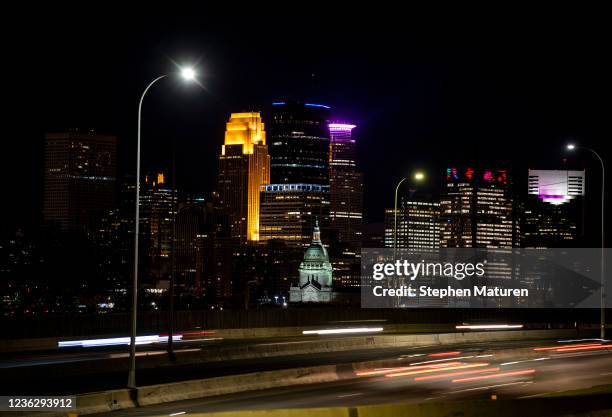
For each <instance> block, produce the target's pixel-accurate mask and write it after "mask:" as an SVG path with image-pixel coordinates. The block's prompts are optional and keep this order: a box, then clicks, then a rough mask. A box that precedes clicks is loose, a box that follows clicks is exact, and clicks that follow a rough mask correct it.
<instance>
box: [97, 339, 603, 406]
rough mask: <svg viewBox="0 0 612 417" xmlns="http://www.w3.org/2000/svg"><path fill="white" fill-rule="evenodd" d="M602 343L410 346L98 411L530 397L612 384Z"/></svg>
mask: <svg viewBox="0 0 612 417" xmlns="http://www.w3.org/2000/svg"><path fill="white" fill-rule="evenodd" d="M596 343H597V342H593V341H584V342H565V343H559V342H552V343H551V342H550V341H542V342H529V343H525V342H523V343H514V344H513V346H514V347H513V348H511V349H515V350H516V352H517V355H516V357H513V355H512V353H511V352H510V354H509V352H508V348H509V345H508V344H504V343H495V344H489V346H488V349H493V351H490V350H489V353H488V354H487V355H479V353H480V352H482V350H481V349H482V346H478V347H477V348H474V346H471V347H468V346H445V347H444V348H443V349H442V348H440V347H435V348H433V347H432V348H424V349H406V348H404V349H403V353H402V351H401V350H397V351H395V352H394V354H395V355H397V354H400V355H399V356H397V359H398V360H399V362H398V366H397V367H393V368H385V369H370V370H364V371H362V372H361V374H360V375H355V377H354V378H352V379H348V380H342V381H337V382H332V383H323V384H310V385H301V386H292V387H286V388H276V389H267V390H261V391H251V392H245V393H239V394H231V395H223V396H217V397H211V398H205V399H196V400H187V401H179V402H175V403H167V404H161V405H155V406H149V407H143V408H136V409H129V410H122V411H115V412H111V413H105V414H98V415H97V417H124V416H125V417H127V416H131V417H136V416H149V415H172V414H174V415H179V414H177V413H186V415H189V414H190V413H195V412H212V411H231V410H254V409H264V410H270V409H277V408H305V407H334V406H355V405H365V404H383V403H402V402H424V401H449V400H457V399H478V398H491V396H492V395H495V396H496V398H498V399H508V398H524V397H530V396H535V395H539V394H544V393H553V392H558V391H566V390H574V389H584V388H589V387H592V386H597V385H604V384H612V346H610V347H607V348H602V349H601V348H590V347H589V346H588V345H593V346H595V344H596ZM570 345H572V346H570ZM574 345H586V346H583V347H580V346H578V347H575V346H574ZM559 346H565V347H562V348H559ZM525 347H530V348H531V349H535V348H541V347H555V349H554V350H553V351H550V350H549V351H544V350H543V351H541V352H542V356H541V357H539V356H536V357H531V358H530V359H521V357H524V352H525ZM497 349H504V354H503V357H497V356H500V355H497V353H496V352H497ZM557 349H561V350H560V351H557ZM499 352H501V350H500V351H499ZM537 352H540V351H537ZM390 353H391V352H385V353H379V354H378V358H377V359H384V358H389V357H391V356H389V354H390ZM345 354H346V353H338V354H337V356H338V357H339V358H340V357H343V356H344V355H345ZM490 355H491V356H490ZM349 356H350V355H349ZM545 357H546V359H543V358H545ZM432 361H436V362H432Z"/></svg>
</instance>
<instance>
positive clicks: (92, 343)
mask: <svg viewBox="0 0 612 417" xmlns="http://www.w3.org/2000/svg"><path fill="white" fill-rule="evenodd" d="M182 339H183V335H182V334H179V335H174V336H172V340H173V341H177V342H179V341H181V340H182ZM130 342H131V340H130V337H129V336H128V337H108V338H103V339H84V340H66V341H60V342H57V347H60V348H64V347H84V348H88V347H102V346H121V345H126V346H129V345H130V344H131V343H130ZM166 342H168V336H160V335H158V334H156V335H150V336H136V344H137V345H151V344H153V343H166Z"/></svg>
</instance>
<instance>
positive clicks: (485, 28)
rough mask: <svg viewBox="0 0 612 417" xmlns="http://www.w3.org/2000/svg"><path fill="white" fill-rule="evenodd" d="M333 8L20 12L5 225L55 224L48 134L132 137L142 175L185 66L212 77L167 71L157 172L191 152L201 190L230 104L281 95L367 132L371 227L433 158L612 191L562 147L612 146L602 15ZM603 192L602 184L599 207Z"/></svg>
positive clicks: (126, 156)
mask: <svg viewBox="0 0 612 417" xmlns="http://www.w3.org/2000/svg"><path fill="white" fill-rule="evenodd" d="M176 6H178V5H176ZM228 7H229V5H228ZM316 7H318V6H316V5H315V4H312V5H311V7H310V8H311V9H313V10H312V11H313V12H315V13H313V14H312V15H308V16H306V15H302V14H297V13H289V12H288V14H286V15H281V14H278V13H277V14H268V13H266V12H265V11H263V10H262V11H259V12H256V11H253V12H251V11H250V10H249V8H240V7H237V6H236V11H235V13H238V15H239V16H238V17H232V18H231V19H230V18H228V16H230V15H233V14H234V11H233V10H228V11H225V12H224V13H217V12H216V11H215V13H211V12H208V11H205V10H203V9H188V8H184V9H182V8H181V9H180V12H181V14H173V10H172V7H171V6H170V5H166V6H165V7H164V12H163V13H159V14H155V15H151V14H143V15H141V16H140V17H135V16H136V15H135V14H133V13H129V14H128V13H127V12H126V11H124V10H123V9H116V10H111V9H108V10H96V11H94V10H80V11H74V10H73V11H72V12H68V11H65V12H64V11H61V10H57V9H53V10H46V11H45V10H41V11H40V14H38V15H37V16H32V15H31V14H30V13H27V14H26V13H25V12H24V13H21V14H19V13H16V14H15V15H14V16H12V18H9V19H8V20H9V21H10V23H8V26H6V27H5V28H4V29H3V40H4V42H3V43H4V44H5V48H4V51H3V55H4V57H5V59H4V60H3V61H4V65H3V72H4V77H3V78H4V80H3V81H4V90H5V94H3V96H4V100H3V101H4V104H5V110H4V111H3V113H4V116H5V117H6V118H3V119H4V123H3V124H4V128H5V129H4V132H3V133H4V138H3V142H4V145H6V144H8V148H5V147H3V151H2V158H3V161H2V162H3V166H4V169H3V171H4V175H3V178H4V185H5V188H4V193H3V195H4V196H6V197H7V198H6V199H5V198H3V212H5V215H4V216H3V220H2V224H3V229H4V230H6V229H8V230H10V229H11V228H14V227H15V226H16V225H19V226H21V225H24V226H26V227H29V226H32V225H35V224H37V222H39V220H40V211H41V193H42V189H41V187H42V144H43V138H44V133H45V132H47V131H53V130H60V129H64V128H67V127H93V128H96V129H97V130H99V131H101V132H105V133H112V134H116V135H117V136H119V138H120V143H121V145H120V172H121V174H122V175H123V174H125V173H130V172H133V170H134V168H133V165H134V162H133V159H134V148H135V137H136V122H137V119H136V116H137V112H136V111H137V104H138V99H139V95H140V93H141V91H142V89H143V88H144V87H145V85H146V83H147V81H148V80H150V79H152V78H154V77H156V76H157V75H159V74H162V73H166V72H169V71H173V70H174V69H175V66H174V63H173V62H176V63H189V64H195V65H196V67H197V69H198V71H199V73H200V75H201V76H200V80H201V82H202V84H203V86H204V88H199V87H195V86H189V85H184V84H183V83H182V82H180V81H178V80H165V81H163V82H162V83H160V84H159V85H157V86H156V87H155V88H154V89H153V90H152V91H151V93H150V95H149V96H148V97H147V99H146V102H145V111H144V121H143V123H144V131H143V154H144V169H145V170H146V169H147V168H151V169H152V168H154V167H157V166H163V165H164V164H165V163H167V162H168V161H169V159H168V155H169V154H170V153H171V150H172V148H173V146H174V147H176V149H177V163H178V165H179V168H178V175H177V180H178V183H179V186H180V187H181V188H183V189H186V190H191V191H201V192H203V193H209V192H210V191H212V190H213V187H214V183H215V181H216V172H217V157H218V154H219V152H220V145H221V143H222V140H223V131H224V126H225V122H226V120H227V118H228V117H229V113H230V112H235V111H245V110H263V109H265V107H266V106H267V105H268V104H269V103H270V102H271V101H273V100H276V99H300V100H304V101H310V102H319V103H324V104H328V105H330V106H332V108H333V114H334V116H335V117H334V118H335V119H336V120H339V121H347V122H353V123H355V124H357V125H358V128H357V129H356V130H355V134H356V136H357V140H358V146H359V158H360V161H359V163H360V167H361V169H362V170H363V171H364V173H365V199H366V200H365V216H366V221H368V222H378V221H381V220H382V214H383V208H384V207H385V206H390V205H391V203H392V189H393V186H394V184H393V183H394V182H395V181H396V180H397V179H399V178H401V176H402V175H403V174H404V173H408V172H410V171H412V170H413V169H415V168H423V169H426V170H429V172H431V173H432V174H441V173H442V171H443V169H444V167H445V166H446V165H447V164H458V165H465V164H475V165H489V166H500V167H503V166H505V167H509V168H512V169H514V170H515V172H517V173H519V174H523V175H524V173H525V170H526V168H528V167H532V168H561V167H563V166H569V167H573V168H583V167H586V168H587V169H588V171H587V175H590V174H591V173H592V174H594V175H593V176H592V177H590V181H589V182H588V183H587V192H588V191H590V190H595V189H597V188H596V187H599V182H598V180H596V179H594V177H595V176H596V175H597V176H598V175H599V170H598V168H597V165H595V164H594V162H593V160H592V159H590V158H589V157H588V156H583V157H579V156H577V157H572V159H571V161H569V162H568V164H567V165H564V164H563V162H562V158H563V156H564V154H563V152H562V147H563V144H564V143H565V142H566V138H568V137H575V138H579V141H580V142H581V143H583V144H585V145H588V146H591V147H594V148H597V149H598V150H600V151H601V153H602V154H603V156H604V157H610V156H612V153H610V152H609V151H608V150H606V149H605V147H606V145H607V143H609V140H610V138H611V137H612V135H611V133H612V129H611V127H610V122H609V121H610V114H611V110H612V109H611V107H612V106H611V105H610V102H611V101H610V97H611V94H610V93H611V92H612V91H611V90H612V89H611V82H610V74H612V68H611V65H610V63H609V55H610V39H612V36H611V33H610V32H611V29H610V25H609V23H608V22H607V21H606V19H605V17H606V14H605V13H603V12H602V11H597V10H590V11H588V12H587V11H579V10H573V9H572V10H569V9H568V10H563V11H558V10H541V11H537V12H536V11H535V10H529V13H527V12H521V13H519V12H516V13H510V12H509V11H507V10H506V11H503V13H502V12H501V11H495V12H493V11H491V10H479V11H478V12H481V13H484V14H485V15H486V14H489V17H488V18H486V19H485V18H480V17H477V14H476V12H477V11H467V10H464V11H462V12H461V13H459V12H457V13H455V12H453V11H448V13H442V12H443V11H442V10H436V11H428V12H422V11H412V12H411V11H409V10H407V11H403V12H401V13H400V12H394V11H392V10H387V11H372V12H369V13H366V14H361V15H354V16H353V15H351V14H348V13H347V12H346V10H337V11H332V10H326V9H321V10H320V12H317V10H316ZM143 8H145V7H143ZM176 8H177V9H178V7H176ZM252 8H253V9H254V10H258V9H259V8H258V7H257V6H252ZM238 10H239V11H238ZM478 15H480V14H478ZM322 16H325V17H324V18H322ZM7 17H8V16H7ZM264 122H265V120H264ZM595 174H596V175H595ZM520 186H524V187H526V185H525V184H524V183H520ZM6 187H8V188H6ZM589 187H590V188H589ZM593 198H595V200H593ZM596 198H597V195H596V194H595V193H593V192H591V193H590V200H589V205H590V206H591V207H595V208H596V207H597V204H598V203H597V199H596ZM591 200H592V201H591Z"/></svg>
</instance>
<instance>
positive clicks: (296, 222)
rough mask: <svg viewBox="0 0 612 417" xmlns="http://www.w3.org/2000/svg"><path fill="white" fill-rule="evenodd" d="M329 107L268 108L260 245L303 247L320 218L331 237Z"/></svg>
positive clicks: (291, 104) (284, 104)
mask: <svg viewBox="0 0 612 417" xmlns="http://www.w3.org/2000/svg"><path fill="white" fill-rule="evenodd" d="M328 119H329V107H328V106H325V105H322V104H313V103H300V102H276V103H272V110H271V112H270V115H269V116H268V118H267V123H268V128H269V141H268V142H269V146H270V157H271V162H270V167H271V173H270V179H271V180H270V184H268V185H265V186H263V187H261V193H262V197H261V198H262V200H261V219H260V238H261V240H271V239H278V240H281V241H284V242H285V243H286V244H287V245H288V246H293V247H295V246H302V247H303V246H307V245H308V244H310V240H311V237H312V228H313V225H314V224H315V218H318V220H319V224H320V225H321V230H322V233H323V235H324V238H325V237H326V236H327V234H328V233H329V194H330V193H329V159H330V157H329V128H328Z"/></svg>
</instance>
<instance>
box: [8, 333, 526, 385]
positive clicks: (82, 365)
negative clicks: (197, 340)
mask: <svg viewBox="0 0 612 417" xmlns="http://www.w3.org/2000/svg"><path fill="white" fill-rule="evenodd" d="M297 339H299V340H303V339H302V338H297ZM313 339H317V337H314V338H313ZM318 339H319V340H325V341H329V342H331V341H333V340H336V339H337V337H328V336H323V337H318ZM295 340H296V338H293V339H287V338H285V339H280V340H279V339H270V340H263V339H258V340H257V341H253V340H249V341H242V342H240V343H244V344H246V345H249V346H254V345H257V344H264V345H269V344H279V345H283V344H292V343H295ZM232 343H234V342H233V341H232ZM531 344H533V342H496V343H472V344H470V345H469V346H451V347H448V348H452V349H458V348H461V349H464V350H469V351H474V352H478V351H481V350H485V349H488V348H489V347H491V346H493V347H497V348H500V349H501V348H512V347H522V346H529V345H531ZM207 346H208V347H210V346H211V345H204V346H202V345H197V344H194V345H188V346H181V347H180V349H183V348H184V349H202V351H201V353H202V355H205V354H206V349H207ZM177 348H178V347H177ZM437 349H447V347H445V348H440V347H437ZM421 350H422V349H421V348H409V347H397V348H385V349H361V350H350V351H342V352H326V353H317V354H291V355H285V356H275V357H258V358H254V359H239V360H225V361H219V362H208V363H184V362H181V355H180V354H179V355H178V361H177V363H176V365H174V366H166V367H163V368H155V367H153V368H147V369H139V370H138V374H137V377H138V379H137V381H138V384H139V385H152V384H161V383H166V382H175V381H183V380H189V379H200V378H210V377H215V376H222V375H233V374H241V373H246V372H257V371H269V370H276V369H289V368H296V367H307V366H320V365H332V364H341V363H352V362H362V361H370V360H378V359H387V358H390V359H395V358H399V357H400V356H401V355H404V354H406V353H413V352H419V351H421ZM139 352H140V353H142V354H148V355H151V357H149V358H140V361H139V363H142V362H143V361H145V360H147V359H155V358H156V357H161V356H162V355H163V353H164V351H163V350H161V349H160V348H159V346H157V347H155V348H153V347H150V346H149V347H146V348H145V349H144V350H142V351H140V350H139ZM158 352H161V353H158ZM118 353H119V354H121V355H123V357H122V358H118V359H117V358H116V359H113V360H112V361H115V362H116V361H120V362H121V363H120V365H121V367H120V369H112V370H111V369H106V365H105V364H107V363H111V362H112V361H111V359H109V358H108V355H116V354H118ZM197 353H198V352H196V354H197ZM71 355H84V356H85V357H86V358H88V360H82V361H79V362H69V363H59V364H57V363H52V364H50V365H42V364H40V362H41V361H42V360H41V358H40V357H38V358H36V359H35V360H34V362H33V364H34V365H33V366H19V367H11V368H5V369H0V377H1V378H2V379H3V380H10V381H11V387H12V392H11V394H19V395H37V394H40V395H67V394H79V393H85V392H94V391H101V390H108V389H115V388H124V387H125V380H126V372H127V365H128V359H127V355H126V353H125V349H124V352H120V351H119V352H114V351H113V352H100V351H95V352H82V351H81V352H75V353H73V354H71ZM69 356H70V355H69ZM70 358H71V359H70V361H72V360H74V358H73V357H72V356H70ZM88 366H91V367H92V368H91V369H89V368H87V367H88ZM93 366H95V368H94V367H93ZM67 371H75V372H76V371H80V372H81V373H80V374H79V375H77V376H67Z"/></svg>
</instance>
